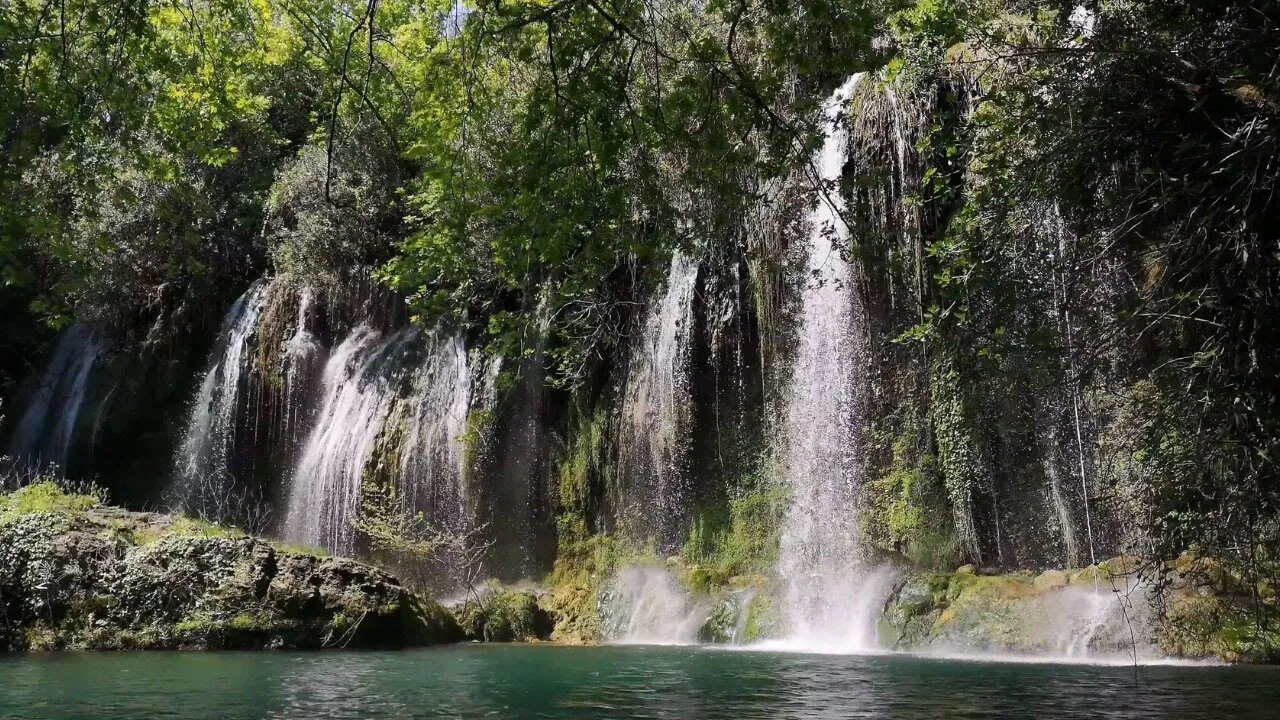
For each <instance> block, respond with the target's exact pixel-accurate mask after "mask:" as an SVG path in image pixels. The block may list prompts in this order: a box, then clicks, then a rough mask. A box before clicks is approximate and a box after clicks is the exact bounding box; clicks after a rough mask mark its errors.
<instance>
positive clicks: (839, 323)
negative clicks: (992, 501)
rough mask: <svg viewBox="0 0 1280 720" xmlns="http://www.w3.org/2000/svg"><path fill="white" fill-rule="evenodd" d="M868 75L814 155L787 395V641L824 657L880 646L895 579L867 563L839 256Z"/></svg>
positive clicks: (842, 96) (855, 370)
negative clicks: (814, 187) (852, 112)
mask: <svg viewBox="0 0 1280 720" xmlns="http://www.w3.org/2000/svg"><path fill="white" fill-rule="evenodd" d="M861 77H862V76H861V75H855V76H854V77H852V78H850V79H849V80H848V81H847V82H846V83H845V84H844V85H842V86H841V87H840V88H839V89H837V90H836V92H835V94H833V95H832V96H831V98H830V99H828V100H827V101H826V103H825V104H824V105H823V118H824V122H825V126H826V140H825V142H824V144H823V146H822V149H821V150H820V151H819V152H818V154H817V156H816V157H815V158H814V163H813V165H814V170H815V171H816V175H817V178H816V179H817V184H818V196H819V198H818V200H819V201H818V204H817V207H816V208H815V209H814V210H813V211H812V214H811V215H810V217H809V226H810V228H809V238H808V254H809V258H808V266H807V269H808V276H807V282H806V285H805V287H804V291H803V295H802V298H803V310H802V320H801V327H800V329H799V334H798V335H799V337H798V348H797V353H796V356H795V364H794V366H793V369H792V373H793V374H792V379H791V383H790V386H789V388H788V394H787V398H788V405H787V414H786V434H785V437H784V441H785V443H786V446H785V450H784V458H785V463H786V466H785V467H786V477H787V482H788V484H789V486H790V489H791V496H792V502H791V508H790V510H789V512H788V513H787V516H786V518H785V520H784V522H783V526H782V533H781V543H780V548H779V550H780V553H779V562H778V574H779V577H780V579H781V581H782V582H783V584H784V597H783V600H784V607H785V613H784V614H785V617H786V620H787V623H788V629H789V636H788V639H787V643H788V644H790V645H794V646H798V647H803V648H806V649H815V650H826V651H857V650H865V649H869V648H871V647H873V646H874V644H875V629H874V628H875V617H876V614H877V610H878V606H879V603H880V601H881V599H882V597H883V593H884V590H885V585H886V584H887V582H888V580H889V577H890V574H889V572H888V571H887V570H882V569H876V568H869V567H866V566H864V565H863V564H862V563H860V561H859V548H858V543H857V524H856V517H855V512H856V506H857V494H858V488H857V482H858V473H859V452H860V451H859V443H860V414H861V409H862V408H861V407H860V396H859V389H858V377H859V374H860V372H861V371H862V370H863V367H864V365H865V361H864V358H863V340H862V338H861V334H862V331H863V329H862V327H861V317H860V314H859V308H858V304H857V299H856V296H855V293H854V288H853V274H852V270H851V267H850V265H849V263H848V262H847V261H846V260H845V259H844V258H843V257H842V255H841V250H842V247H843V245H844V244H845V242H846V241H847V240H848V238H849V230H848V226H847V225H846V223H845V220H844V219H843V217H842V215H843V212H844V203H843V200H842V199H841V195H840V191H839V188H838V187H837V186H836V185H837V183H838V182H839V180H840V178H841V174H842V171H843V168H844V161H845V152H846V145H847V142H848V132H847V129H846V126H845V122H844V116H845V107H846V106H847V105H848V103H849V99H850V97H851V94H852V92H853V90H854V88H855V87H856V85H857V83H858V81H859V80H860V79H861Z"/></svg>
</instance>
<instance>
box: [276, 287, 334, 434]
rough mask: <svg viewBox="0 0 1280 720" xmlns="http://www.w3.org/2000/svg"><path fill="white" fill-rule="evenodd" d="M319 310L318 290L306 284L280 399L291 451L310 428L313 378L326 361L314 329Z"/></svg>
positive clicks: (283, 371) (287, 353) (286, 357)
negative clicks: (313, 323)
mask: <svg viewBox="0 0 1280 720" xmlns="http://www.w3.org/2000/svg"><path fill="white" fill-rule="evenodd" d="M315 311H316V299H315V291H314V290H312V289H311V288H303V289H302V290H301V291H299V294H298V314H297V317H296V319H295V321H294V322H295V325H294V332H293V335H292V336H290V337H289V340H288V341H287V342H285V344H284V357H283V360H282V364H283V367H282V368H281V384H282V388H281V390H282V392H281V397H280V399H279V401H278V402H279V411H280V416H279V417H280V431H281V436H282V439H283V440H284V442H285V444H286V445H287V446H288V448H289V449H290V451H294V450H296V448H297V446H298V445H299V444H300V443H301V442H302V439H303V437H304V433H305V432H306V431H307V429H309V428H310V419H311V418H310V414H311V411H313V410H314V406H313V403H312V399H313V398H312V397H311V396H312V394H313V393H312V392H311V390H312V380H313V379H314V378H315V373H316V371H317V370H319V368H320V364H321V363H322V362H324V346H323V345H321V343H320V340H319V339H318V338H317V337H316V335H315V333H314V332H312V330H311V319H312V316H313V315H314V314H315Z"/></svg>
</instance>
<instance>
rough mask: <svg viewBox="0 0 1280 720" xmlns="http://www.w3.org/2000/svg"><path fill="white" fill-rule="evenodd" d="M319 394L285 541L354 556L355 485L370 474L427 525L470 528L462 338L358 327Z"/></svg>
mask: <svg viewBox="0 0 1280 720" xmlns="http://www.w3.org/2000/svg"><path fill="white" fill-rule="evenodd" d="M321 395H322V397H323V401H322V403H321V406H320V410H319V412H318V414H317V420H316V424H315V427H314V428H313V429H312V430H311V432H310V434H309V435H308V436H307V439H306V441H305V442H304V444H303V447H302V451H301V453H300V456H299V459H298V462H297V465H296V467H295V468H294V470H293V479H292V482H291V488H290V492H289V503H288V514H287V517H286V518H285V524H284V528H285V530H284V531H285V536H286V537H287V538H288V539H289V540H291V541H293V542H298V543H303V544H307V545H313V546H317V547H324V548H326V549H328V550H330V551H332V552H335V553H340V554H347V555H349V554H352V553H353V552H354V550H355V539H356V532H355V527H354V523H355V521H356V519H357V516H358V513H359V508H360V500H361V488H362V486H363V483H364V480H365V476H366V474H367V473H368V472H371V471H374V470H376V471H378V472H379V473H380V474H381V475H382V477H384V478H386V479H387V480H389V481H391V482H394V483H396V488H395V489H396V491H397V492H396V495H397V496H398V497H401V498H403V501H404V509H405V510H406V511H411V512H415V513H416V512H420V513H422V516H423V518H424V519H425V521H426V522H428V523H429V524H430V525H431V526H432V528H434V529H438V530H444V531H455V532H457V531H465V530H466V529H468V528H469V526H470V522H471V517H472V511H471V508H470V505H469V501H470V498H471V495H472V493H471V492H470V491H469V489H468V488H466V487H464V486H463V480H464V478H465V477H466V473H465V468H464V464H465V452H464V447H463V443H462V439H463V436H464V434H465V433H466V431H467V417H468V409H469V407H470V406H471V401H472V398H471V367H470V365H469V363H468V358H467V352H466V348H465V346H464V345H463V343H462V340H461V338H460V337H457V336H451V335H437V334H434V333H433V334H429V335H425V336H424V334H423V333H421V332H419V331H418V330H417V329H414V328H408V329H404V330H400V331H397V332H395V333H392V334H390V335H387V334H385V333H383V332H381V331H379V330H377V329H375V328H373V327H371V326H369V325H362V326H360V327H358V328H356V329H355V330H354V331H353V332H352V333H351V334H350V335H349V336H348V337H347V338H346V339H345V340H344V341H343V342H342V343H341V344H340V345H339V346H338V347H337V348H336V349H335V350H334V351H333V353H332V355H331V356H330V358H329V360H328V362H327V363H326V365H325V368H324V373H323V379H322V390H321Z"/></svg>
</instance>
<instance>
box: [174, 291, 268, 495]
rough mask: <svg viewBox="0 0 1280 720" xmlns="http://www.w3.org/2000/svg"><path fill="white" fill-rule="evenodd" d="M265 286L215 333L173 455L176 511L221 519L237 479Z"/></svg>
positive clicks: (235, 308) (248, 295)
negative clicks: (175, 467) (222, 508)
mask: <svg viewBox="0 0 1280 720" xmlns="http://www.w3.org/2000/svg"><path fill="white" fill-rule="evenodd" d="M267 291H268V285H267V283H266V281H264V280H259V281H258V282H255V283H254V284H253V285H252V286H250V288H249V289H248V290H247V291H246V292H245V293H244V295H241V296H240V298H239V299H238V300H236V301H235V303H234V304H233V305H232V306H231V309H230V310H228V311H227V315H226V317H225V318H224V319H223V321H222V329H221V330H220V331H219V333H218V344H217V346H216V348H215V350H214V352H213V355H212V356H211V359H210V363H209V366H208V368H207V369H206V370H205V373H204V380H203V381H202V382H201V383H200V391H199V394H197V395H196V399H195V401H194V402H193V403H192V406H191V415H190V417H189V419H188V421H187V428H186V432H185V433H184V434H183V436H182V443H181V445H180V446H179V449H178V456H177V478H176V481H175V484H174V486H173V494H174V495H175V496H176V497H175V500H176V502H177V504H179V505H180V506H182V507H184V508H186V509H188V510H191V511H194V512H197V513H201V514H212V515H214V516H220V515H221V514H222V513H221V512H220V510H219V509H218V508H220V507H221V506H223V505H224V504H225V503H226V500H227V498H226V496H227V494H228V493H229V492H230V491H231V488H232V487H234V486H235V485H236V482H237V480H244V481H248V480H250V479H251V478H237V477H236V475H237V474H238V470H239V468H237V466H236V459H237V453H238V452H240V451H241V450H242V448H241V447H240V445H239V442H238V441H239V440H240V438H241V435H242V433H246V432H248V431H249V430H250V428H247V427H246V426H245V423H246V422H247V421H249V420H250V419H251V417H252V414H251V413H250V412H248V410H249V409H250V408H249V407H248V405H249V404H250V399H249V397H248V393H249V391H250V383H251V379H250V375H251V374H252V373H253V352H252V349H253V347H254V343H255V342H256V339H257V333H258V319H259V318H260V317H261V315H262V310H263V307H264V306H265V305H266V300H267V295H268V292H267Z"/></svg>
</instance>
